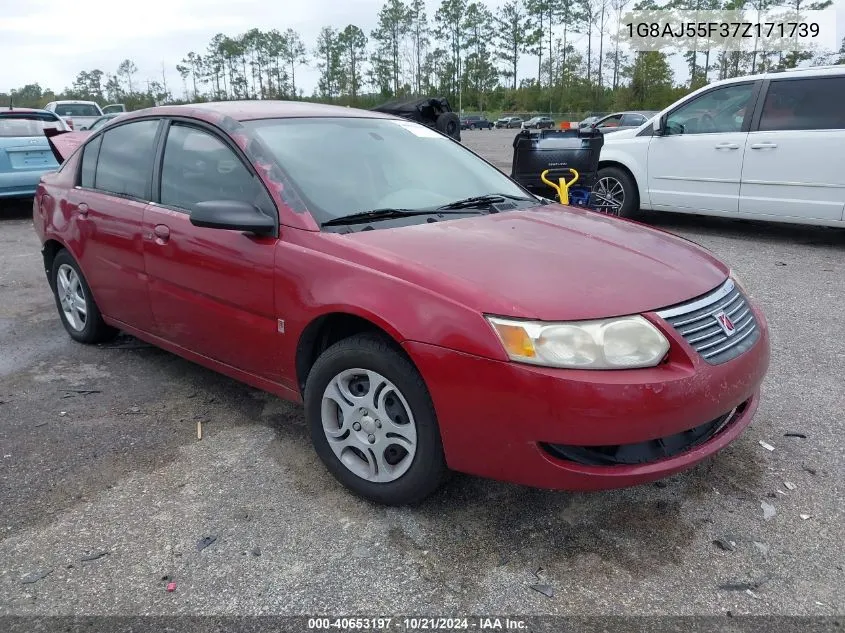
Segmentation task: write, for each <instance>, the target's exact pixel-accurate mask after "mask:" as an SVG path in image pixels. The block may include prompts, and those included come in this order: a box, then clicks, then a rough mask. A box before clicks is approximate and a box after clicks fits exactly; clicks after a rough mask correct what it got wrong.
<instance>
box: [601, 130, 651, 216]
mask: <svg viewBox="0 0 845 633" xmlns="http://www.w3.org/2000/svg"><path fill="white" fill-rule="evenodd" d="M626 140H629V139H626ZM650 142H651V139H650V138H649V139H648V140H646V139H642V138H640V137H635V138H632V139H630V140H629V142H628V143H619V144H618V145H617V144H613V145H608V144H606V143H605V145H604V146H603V147H602V149H601V158H600V159H599V167H604V166H606V165H607V164H612V163H615V164H617V165H621V166H622V167H624V168H625V169H627V170H628V171H629V172H631V174H632V175H633V176H634V181H635V182H636V183H637V191H638V192H639V195H640V206H641V207H642V208H644V209H649V208H651V196H650V195H649V192H648V145H649V143H650Z"/></svg>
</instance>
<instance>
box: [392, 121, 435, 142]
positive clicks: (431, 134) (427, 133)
mask: <svg viewBox="0 0 845 633" xmlns="http://www.w3.org/2000/svg"><path fill="white" fill-rule="evenodd" d="M394 123H395V124H396V125H398V126H399V127H402V128H405V129H406V130H408V131H409V132H411V133H412V134H413V135H414V136H419V137H421V138H444V137H443V135H442V134H440V133H439V132H437V131H436V130H432V129H431V128H430V127H426V126H425V125H420V124H419V123H414V122H413V121H394Z"/></svg>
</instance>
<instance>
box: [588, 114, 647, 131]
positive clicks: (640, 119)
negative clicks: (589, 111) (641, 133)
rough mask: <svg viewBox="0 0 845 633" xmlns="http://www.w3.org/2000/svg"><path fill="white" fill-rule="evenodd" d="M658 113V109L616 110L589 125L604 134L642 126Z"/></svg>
mask: <svg viewBox="0 0 845 633" xmlns="http://www.w3.org/2000/svg"><path fill="white" fill-rule="evenodd" d="M656 114H657V111H656V110H655V111H652V110H637V111H634V112H615V113H614V114H609V115H607V116H606V117H602V118H601V119H599V120H598V121H595V122H594V123H591V124H590V125H589V127H592V128H595V129H597V130H599V131H601V132H602V133H603V134H607V133H608V132H618V131H620V130H629V129H632V128H638V127H640V126H641V125H642V124H643V123H645V122H646V121H648V120H649V119H651V118H652V117H653V116H654V115H656Z"/></svg>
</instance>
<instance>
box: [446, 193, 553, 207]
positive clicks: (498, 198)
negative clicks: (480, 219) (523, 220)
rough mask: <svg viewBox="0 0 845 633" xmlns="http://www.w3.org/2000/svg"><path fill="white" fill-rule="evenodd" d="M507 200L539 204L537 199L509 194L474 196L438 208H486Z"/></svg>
mask: <svg viewBox="0 0 845 633" xmlns="http://www.w3.org/2000/svg"><path fill="white" fill-rule="evenodd" d="M505 200H520V201H523V202H538V201H537V200H536V199H535V198H526V197H525V196H513V195H511V194H509V193H488V194H484V195H483V196H472V197H470V198H464V199H462V200H456V201H455V202H450V203H449V204H444V205H443V206H442V207H438V210H446V209H468V208H472V207H486V206H489V205H491V204H495V203H497V202H504V201H505Z"/></svg>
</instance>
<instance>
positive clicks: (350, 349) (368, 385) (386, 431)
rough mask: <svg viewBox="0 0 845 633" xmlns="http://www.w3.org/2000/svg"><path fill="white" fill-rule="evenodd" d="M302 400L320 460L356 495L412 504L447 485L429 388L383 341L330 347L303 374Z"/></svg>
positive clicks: (365, 339)
mask: <svg viewBox="0 0 845 633" xmlns="http://www.w3.org/2000/svg"><path fill="white" fill-rule="evenodd" d="M303 399H304V402H305V416H306V419H307V420H308V425H309V427H310V430H311V440H312V442H313V444H314V449H315V450H316V451H317V455H319V457H320V459H321V460H322V461H323V463H324V464H325V465H326V467H327V468H328V470H329V471H330V472H331V473H332V475H334V477H335V478H336V479H337V480H338V481H339V482H340V483H341V484H343V485H344V486H346V487H347V488H348V489H350V490H352V491H353V492H355V493H356V494H358V495H360V496H362V497H365V498H367V499H369V500H371V501H375V502H377V503H382V504H386V505H406V504H415V503H418V502H420V501H422V500H423V499H425V498H426V497H428V496H429V495H431V494H432V493H433V492H434V491H435V490H437V489H438V488H439V487H440V486H441V484H442V483H443V482H444V481H445V479H446V477H447V475H448V469H447V467H446V459H445V457H444V454H443V446H442V443H441V440H440V429H439V427H438V425H437V416H436V414H435V411H434V405H433V403H432V401H431V397H430V396H429V393H428V389H427V388H426V386H425V383H424V382H423V379H422V376H420V374H419V372H418V371H417V370H416V368H415V367H414V366H413V364H412V363H411V362H410V360H408V359H407V358H406V357H405V356H404V355H403V354H401V353H400V352H399V351H397V350H396V349H395V348H394V346H393V345H392V344H391V342H390V341H388V340H386V339H385V338H383V337H381V336H377V335H374V334H359V335H355V336H352V337H350V338H347V339H344V340H342V341H340V342H338V343H335V344H334V345H332V346H331V347H329V348H328V349H327V350H326V351H325V352H323V353H322V354H321V355H320V357H319V358H318V359H317V362H315V363H314V366H313V368H312V369H311V372H310V373H309V374H308V379H307V381H306V385H305V393H304V398H303Z"/></svg>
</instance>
